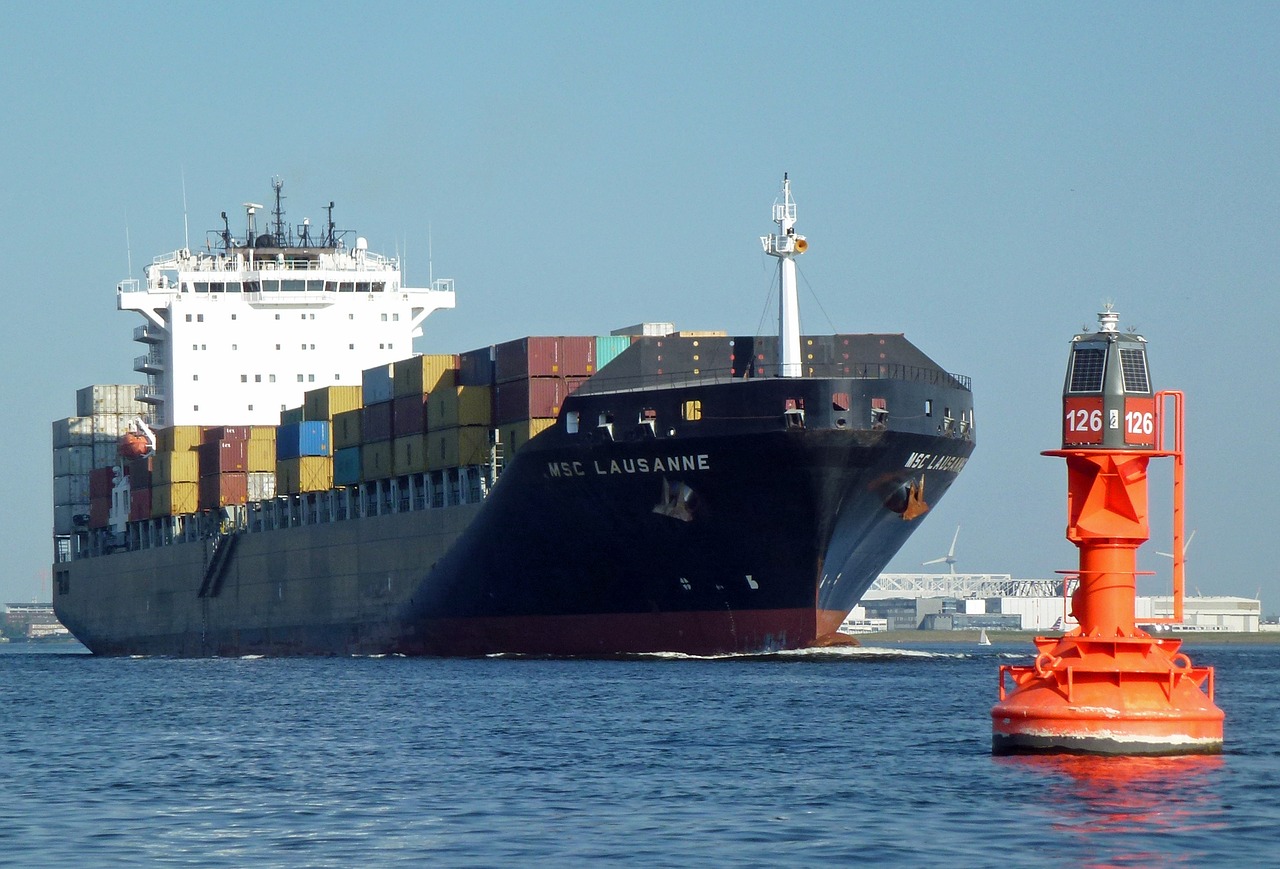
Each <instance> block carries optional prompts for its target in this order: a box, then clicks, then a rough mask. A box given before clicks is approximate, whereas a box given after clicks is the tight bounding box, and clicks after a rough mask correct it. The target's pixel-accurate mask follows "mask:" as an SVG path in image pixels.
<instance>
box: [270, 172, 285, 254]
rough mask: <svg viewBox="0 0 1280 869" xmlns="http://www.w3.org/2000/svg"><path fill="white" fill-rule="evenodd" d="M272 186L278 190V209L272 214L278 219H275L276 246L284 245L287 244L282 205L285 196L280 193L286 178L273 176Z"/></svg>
mask: <svg viewBox="0 0 1280 869" xmlns="http://www.w3.org/2000/svg"><path fill="white" fill-rule="evenodd" d="M271 186H272V188H274V189H275V191H276V209H275V211H273V212H272V214H274V215H275V218H276V221H275V223H276V232H275V236H276V247H284V246H285V232H284V207H283V206H282V205H281V200H282V199H284V196H282V195H281V193H280V190H281V188H283V187H284V179H283V178H280V177H279V176H276V177H275V178H272V179H271Z"/></svg>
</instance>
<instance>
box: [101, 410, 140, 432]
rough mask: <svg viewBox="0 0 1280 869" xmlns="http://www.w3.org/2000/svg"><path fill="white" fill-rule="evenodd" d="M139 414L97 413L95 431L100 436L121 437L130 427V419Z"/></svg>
mask: <svg viewBox="0 0 1280 869" xmlns="http://www.w3.org/2000/svg"><path fill="white" fill-rule="evenodd" d="M135 416H137V414H131V413H95V414H94V415H93V433H94V434H95V435H98V436H99V437H119V436H120V435H122V434H124V433H125V431H126V430H127V429H128V428H129V421H130V420H131V419H133V418H134V417H135Z"/></svg>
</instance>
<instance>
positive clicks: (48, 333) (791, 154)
mask: <svg viewBox="0 0 1280 869" xmlns="http://www.w3.org/2000/svg"><path fill="white" fill-rule="evenodd" d="M1277 45H1280V5H1278V4H1275V3H1268V4H1258V3H1245V2H1240V3H1230V4H1211V3H1126V4H1114V3H1072V4H1045V3H1038V4H1027V3H1022V2H1014V3H941V2H939V3H911V2H885V3H837V4H830V3H805V4H797V5H794V6H787V5H785V4H776V3H742V2H735V3H713V2H702V3H679V4H677V3H528V4H514V3H512V4H448V5H445V4H415V3H404V4H395V3H363V4H350V3H344V4H332V3H323V2H322V3H261V2H255V3H242V2H231V3H220V4H209V3H172V2H166V3H128V4H98V3H87V2H86V3H57V2H54V3H40V4H7V5H6V7H5V11H4V28H3V32H2V33H0V94H2V95H3V98H4V99H3V105H4V107H5V111H6V114H7V117H6V123H5V132H4V135H3V136H0V165H2V166H3V170H4V171H3V172H2V173H0V190H3V198H2V200H0V201H2V202H3V209H0V211H2V214H0V229H2V230H3V235H2V237H3V239H4V243H5V250H6V251H7V257H6V264H5V267H4V268H3V269H2V270H0V275H2V277H0V280H3V287H2V291H3V298H4V304H5V309H6V312H7V316H6V317H4V318H3V321H2V322H3V330H4V331H3V341H2V342H0V361H2V362H3V365H4V368H5V370H6V371H7V374H6V376H4V377H0V400H2V401H3V407H4V412H5V417H6V424H5V428H4V431H5V447H6V448H5V449H4V451H3V466H2V467H3V472H4V479H5V481H6V483H7V485H6V486H5V487H4V491H5V493H6V497H5V498H4V499H3V501H2V502H0V529H2V531H3V548H4V552H5V556H6V562H7V563H6V566H5V569H4V572H3V573H2V574H0V599H2V600H4V601H11V600H31V599H32V598H41V599H48V597H49V590H48V580H47V570H48V561H49V557H50V553H51V544H50V528H51V524H52V508H51V506H50V504H51V500H52V499H51V492H52V486H51V482H50V474H51V457H50V455H51V454H50V442H49V425H50V421H51V420H53V419H55V418H59V417H63V416H69V415H71V414H72V413H73V412H74V410H75V402H74V391H75V390H76V389H77V388H79V387H82V386H86V385H88V384H90V383H106V382H131V381H136V380H137V379H138V376H137V375H135V374H134V373H133V371H132V360H133V358H134V356H136V355H139V354H140V353H141V352H142V351H141V350H140V349H139V347H140V345H135V344H134V343H133V342H132V340H131V336H132V330H133V327H134V326H135V325H137V323H138V322H140V321H138V320H137V318H136V316H135V315H130V314H126V313H120V312H117V311H116V310H115V286H116V283H117V282H118V281H119V280H120V279H122V278H125V277H127V276H129V247H131V248H132V263H133V265H132V274H133V275H134V276H139V277H140V276H141V272H142V266H143V265H144V264H145V263H147V262H149V261H150V260H151V258H152V257H153V256H155V255H156V254H160V253H163V252H166V251H170V250H173V249H175V248H178V247H181V246H182V244H183V213H182V197H183V177H184V175H185V181H186V198H187V205H188V212H189V221H190V228H191V238H192V240H193V245H194V244H197V243H202V241H203V238H204V232H205V230H207V229H211V228H214V227H215V226H217V224H218V213H219V211H222V210H227V211H228V212H229V213H232V214H238V213H239V204H240V203H241V202H244V201H246V200H255V201H263V200H264V199H265V198H266V197H268V196H269V194H270V181H271V178H272V176H274V175H279V176H281V177H282V178H283V179H284V180H285V185H286V186H285V193H286V195H287V196H288V197H289V198H288V200H287V202H286V207H287V209H288V218H289V219H290V220H291V221H295V222H296V221H300V220H301V219H302V218H303V217H307V216H309V217H311V218H312V220H313V222H318V221H319V220H320V219H321V217H322V208H323V206H324V205H325V204H326V203H328V202H329V201H330V200H335V201H336V202H337V204H338V208H337V211H336V217H337V222H338V223H339V225H340V226H342V227H350V228H353V229H357V230H358V231H359V232H360V233H361V234H362V235H365V236H367V237H368V238H369V240H370V245H371V247H372V248H373V249H374V250H379V251H382V252H384V253H388V254H394V253H396V252H397V251H399V252H401V253H404V254H406V256H407V266H408V273H409V277H410V278H411V279H413V280H414V281H415V282H417V283H425V282H426V279H427V247H428V228H430V235H431V237H432V239H433V247H434V272H435V275H436V276H437V277H441V276H448V277H453V278H454V279H455V280H456V281H457V292H458V307H457V309H456V310H455V311H451V312H443V313H440V314H437V315H435V317H434V318H433V319H431V320H430V321H429V323H428V328H427V336H426V340H425V341H424V343H423V344H422V345H421V346H420V347H419V348H418V349H421V350H435V351H457V350H462V349H468V348H470V347H474V346H479V345H482V344H488V343H492V342H494V341H500V340H505V339H509V338H513V337H517V336H520V335H525V334H591V333H601V332H604V333H607V332H608V331H609V330H610V329H612V328H616V327H618V326H622V325H626V324H629V323H634V322H637V321H640V320H646V319H647V320H667V321H672V322H675V323H676V324H677V325H679V326H680V327H682V328H688V329H712V328H720V329H726V330H728V331H729V332H730V333H753V332H755V331H756V330H757V327H758V326H759V325H760V322H761V317H762V314H763V313H764V311H765V302H766V299H767V297H768V295H769V292H770V281H771V277H772V274H773V271H772V270H773V262H772V261H771V260H768V258H766V257H764V256H763V255H762V254H761V252H760V248H759V244H758V242H757V236H759V235H761V234H763V233H766V232H768V231H769V230H770V228H771V226H772V224H770V223H769V216H770V206H771V204H772V202H773V198H774V195H775V193H776V191H777V189H778V186H779V181H780V179H781V176H782V173H783V171H787V172H790V174H791V178H792V179H793V189H794V192H795V196H796V200H797V202H798V204H799V218H800V220H799V226H798V228H799V229H800V231H801V232H804V233H805V234H806V235H807V236H808V237H809V239H810V241H811V245H812V247H811V248H810V252H809V253H808V254H806V256H805V258H804V259H803V260H802V261H801V273H802V280H801V290H802V299H801V301H802V305H803V306H804V310H803V323H804V328H805V330H806V331H807V332H811V333H820V332H831V331H842V332H858V331H892V332H905V333H906V334H907V336H908V337H909V338H911V339H912V340H914V341H915V342H916V343H917V344H918V345H919V346H920V347H921V348H922V349H924V350H925V351H926V352H927V353H929V354H930V355H932V356H933V357H934V358H935V359H936V360H937V361H938V362H939V363H940V364H942V365H943V366H944V367H945V368H947V369H949V370H951V371H954V372H958V373H962V374H967V375H970V376H971V377H972V378H973V383H974V392H975V401H976V404H977V422H978V435H979V445H978V450H977V452H976V453H975V457H974V459H973V461H972V462H971V463H970V464H969V466H968V468H967V469H966V471H965V472H964V474H963V475H962V476H961V478H960V481H959V483H958V484H957V485H956V486H955V487H954V488H953V490H952V492H951V493H950V494H949V495H948V496H947V498H946V499H945V500H944V501H943V502H942V503H941V504H940V505H939V506H938V508H937V509H936V510H935V511H934V512H933V514H932V515H930V516H929V517H928V518H927V519H926V520H925V522H924V524H923V526H922V527H921V528H920V529H919V530H918V531H917V532H916V535H915V536H914V537H913V538H912V540H911V541H910V543H909V544H908V545H907V547H906V548H905V549H904V550H903V551H902V553H901V554H900V555H899V556H898V558H897V559H896V560H895V561H894V562H893V564H892V565H891V569H895V570H901V571H914V570H918V569H920V567H919V565H920V563H921V562H922V561H925V560H927V559H929V558H932V557H936V556H939V555H942V554H943V553H945V551H946V548H947V546H948V544H949V543H950V541H951V537H952V534H953V533H954V531H955V528H956V526H957V525H961V526H963V528H962V531H961V533H960V542H959V547H958V555H959V559H960V561H959V564H958V567H959V568H960V569H962V570H971V571H991V572H1001V573H1012V574H1014V575H1015V576H1035V577H1043V576H1049V575H1052V572H1053V571H1054V570H1056V569H1062V568H1070V567H1072V566H1074V565H1075V563H1076V556H1075V549H1074V548H1073V547H1071V545H1070V544H1068V543H1066V542H1065V540H1064V539H1063V528H1064V524H1065V491H1064V490H1065V476H1066V475H1065V473H1064V470H1063V465H1062V462H1061V460H1057V459H1049V458H1043V457H1041V456H1040V455H1039V452H1040V450H1043V449H1050V448H1053V447H1055V446H1056V445H1057V442H1058V438H1059V409H1060V404H1059V402H1060V390H1061V385H1062V376H1063V369H1064V365H1065V362H1066V351H1067V342H1068V340H1069V339H1070V337H1071V335H1072V334H1074V333H1075V332H1076V331H1078V330H1079V329H1080V328H1081V327H1082V326H1083V325H1084V324H1086V323H1088V324H1093V323H1094V322H1095V316H1094V315H1095V312H1096V311H1097V310H1099V307H1100V305H1101V304H1102V303H1103V302H1104V301H1105V300H1108V299H1110V300H1113V301H1114V302H1115V305H1116V308H1117V309H1118V310H1119V311H1120V312H1121V314H1122V325H1123V326H1126V327H1127V326H1130V325H1132V326H1136V327H1138V329H1139V330H1140V331H1141V332H1142V333H1143V334H1145V335H1146V336H1147V338H1148V339H1149V341H1150V342H1151V358H1152V369H1153V377H1154V379H1155V381H1156V385H1157V386H1158V387H1160V388H1180V389H1183V390H1185V391H1186V392H1187V394H1188V414H1189V420H1188V428H1189V431H1188V445H1189V451H1190V456H1189V463H1190V465H1189V492H1188V500H1189V504H1188V528H1189V529H1190V528H1196V529H1198V532H1199V533H1198V534H1197V536H1196V539H1195V542H1194V545H1193V546H1192V548H1191V550H1190V553H1189V554H1190V556H1191V558H1190V561H1189V563H1188V580H1189V583H1190V584H1191V585H1193V586H1196V587H1199V588H1200V589H1201V590H1202V591H1203V592H1205V593H1211V592H1215V593H1223V594H1241V595H1248V596H1252V595H1253V594H1254V593H1255V591H1257V590H1258V589H1259V587H1260V588H1261V594H1262V598H1263V602H1264V609H1265V611H1266V612H1269V613H1274V612H1276V611H1277V610H1280V578H1278V575H1277V566H1276V565H1277V559H1276V556H1275V554H1274V553H1273V551H1272V549H1273V543H1270V542H1268V541H1270V538H1271V535H1272V534H1274V533H1275V530H1274V529H1275V524H1276V517H1277V507H1276V504H1275V500H1274V499H1275V496H1276V493H1277V491H1278V490H1280V486H1278V485H1277V482H1278V481H1277V471H1276V463H1275V461H1273V460H1274V459H1276V453H1277V450H1276V444H1277V437H1276V431H1277V430H1278V429H1280V421H1278V420H1277V410H1276V404H1277V397H1278V396H1277V392H1278V391H1280V390H1278V389H1277V385H1276V383H1277V381H1276V377H1277V374H1276V372H1277V371H1280V338H1277V335H1276V331H1277V330H1276V323H1277V322H1280V301H1277V292H1276V291H1277V285H1278V283H1280V162H1278V160H1280V157H1278V155H1280V147H1278V146H1280V99H1278V97H1280V52H1278V51H1277V48H1276V46H1277ZM126 236H127V238H128V239H129V240H130V242H131V244H130V245H129V246H126ZM818 303H820V307H819V304H818ZM824 311H825V314H824V313H823V312H824ZM828 315H829V317H830V320H828ZM765 325H766V330H771V329H772V320H771V319H769V320H766V323H765ZM1167 473H1168V469H1167V467H1165V466H1164V465H1156V466H1155V470H1154V474H1155V475H1156V476H1157V477H1159V476H1160V475H1161V474H1164V475H1167ZM1166 492H1167V486H1160V485H1157V486H1155V487H1153V494H1154V495H1155V496H1156V497H1158V498H1164V497H1165V494H1164V493H1166ZM1166 512H1167V511H1166ZM1168 547H1169V532H1168V531H1167V529H1166V527H1164V521H1163V520H1162V521H1161V523H1160V526H1159V527H1157V528H1155V529H1154V530H1153V541H1152V543H1151V544H1148V546H1147V547H1145V548H1144V550H1143V552H1142V554H1140V557H1139V561H1140V567H1142V568H1144V569H1152V570H1160V571H1162V572H1163V573H1162V576H1163V577H1164V578H1166V579H1167V576H1168V561H1167V559H1163V558H1159V557H1157V556H1156V555H1155V554H1154V550H1156V549H1168ZM1152 588H1154V585H1153V586H1152ZM1145 589H1146V584H1145V583H1144V590H1145Z"/></svg>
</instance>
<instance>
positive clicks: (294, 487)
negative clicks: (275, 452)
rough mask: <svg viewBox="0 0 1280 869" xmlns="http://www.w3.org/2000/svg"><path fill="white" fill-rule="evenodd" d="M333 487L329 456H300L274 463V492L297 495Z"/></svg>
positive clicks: (331, 460)
mask: <svg viewBox="0 0 1280 869" xmlns="http://www.w3.org/2000/svg"><path fill="white" fill-rule="evenodd" d="M332 488H333V459H332V458H331V457H329V456H300V457H299V458H296V459H281V460H280V461H279V462H277V463H276V494H278V495H297V494H300V493H302V492H323V491H326V490H327V489H332Z"/></svg>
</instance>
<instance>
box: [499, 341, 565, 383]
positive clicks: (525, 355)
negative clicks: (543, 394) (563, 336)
mask: <svg viewBox="0 0 1280 869" xmlns="http://www.w3.org/2000/svg"><path fill="white" fill-rule="evenodd" d="M560 357H561V341H560V339H559V338H532V337H530V338H517V339H516V340H515V341H507V342H506V343H504V344H498V345H496V346H495V347H494V348H493V362H494V371H495V374H494V376H495V378H496V379H497V381H498V383H504V382H506V381H508V380H520V379H525V378H528V377H559V376H560V375H561V374H562V373H563V372H562V371H561V370H560V366H561V364H562V360H561V358H560Z"/></svg>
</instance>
